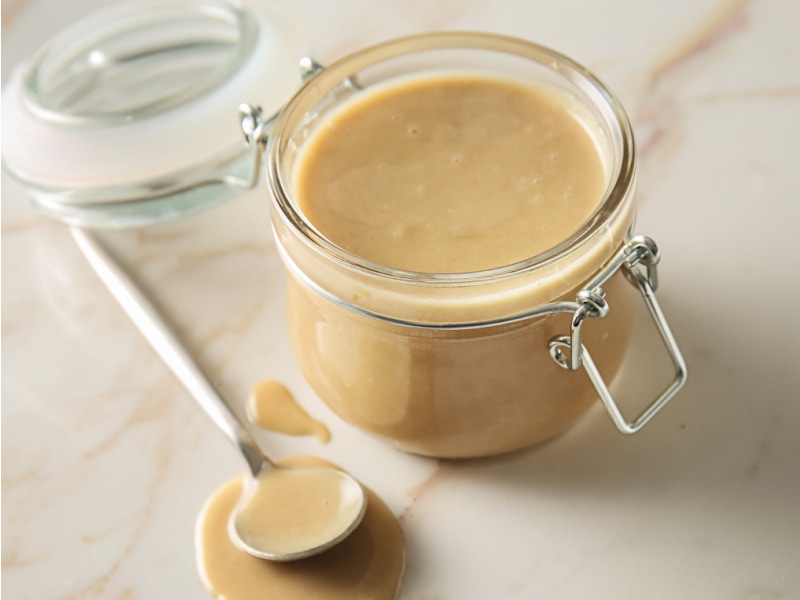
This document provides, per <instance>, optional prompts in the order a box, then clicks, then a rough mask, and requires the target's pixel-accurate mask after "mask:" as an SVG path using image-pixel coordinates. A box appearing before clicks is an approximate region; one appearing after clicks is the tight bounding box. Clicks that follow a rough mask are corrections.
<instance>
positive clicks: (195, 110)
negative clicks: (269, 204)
mask: <svg viewBox="0 0 800 600" xmlns="http://www.w3.org/2000/svg"><path fill="white" fill-rule="evenodd" d="M307 51H308V41H307V36H306V34H305V31H304V29H303V27H302V26H301V25H300V23H299V22H298V21H297V20H296V19H295V18H294V17H292V16H291V15H289V14H288V13H286V12H284V11H282V10H279V9H278V8H276V7H274V6H269V5H260V4H259V5H257V6H250V5H248V6H245V5H243V4H241V3H238V2H235V1H225V0H201V1H194V2H149V3H137V4H129V5H121V6H117V7H114V8H112V9H109V10H104V11H101V12H98V13H95V14H93V15H91V16H89V17H87V18H86V19H84V20H82V21H79V22H78V23H76V24H74V25H72V26H71V27H68V28H67V29H66V30H64V31H63V32H61V33H60V34H59V35H57V36H56V37H55V38H53V39H52V40H51V41H50V42H49V43H47V44H46V45H45V46H44V47H42V48H41V49H40V50H39V51H38V52H37V53H36V54H34V56H33V57H31V58H30V59H29V60H28V61H26V62H25V63H24V64H22V65H21V66H19V67H18V68H17V69H16V70H15V72H14V74H13V76H12V77H11V79H10V81H9V83H8V84H7V85H6V86H5V88H4V89H3V111H2V136H3V163H4V167H5V168H6V169H7V170H8V171H9V172H10V173H11V174H12V175H13V176H15V177H16V178H17V179H19V180H21V181H22V183H23V184H24V185H25V187H26V188H27V191H28V192H29V193H30V195H31V197H32V199H33V201H34V203H35V204H36V205H37V207H38V208H39V209H40V210H42V211H43V212H44V213H46V214H48V215H50V216H52V217H55V218H57V219H60V220H62V221H66V222H68V223H71V224H78V225H84V226H93V227H125V226H131V225H141V224H145V223H150V222H154V221H158V220H162V219H166V218H169V217H172V216H176V215H180V214H185V213H187V212H190V211H192V210H196V209H199V208H201V207H204V206H207V205H209V204H210V203H213V202H218V201H220V200H222V199H223V198H225V197H228V196H230V195H231V194H233V193H236V192H238V191H240V190H241V189H243V188H249V187H252V181H253V180H254V179H255V177H254V176H257V175H258V174H257V173H253V169H255V168H257V167H256V164H254V161H253V160H252V156H251V152H250V151H248V149H247V146H246V144H245V142H244V140H243V138H242V131H241V129H240V127H239V123H237V117H238V113H237V107H238V106H239V105H240V104H242V103H245V102H248V103H253V104H257V105H259V106H261V107H262V109H263V111H264V113H265V114H272V113H274V112H277V111H279V110H280V108H281V107H282V105H283V104H284V103H285V102H286V100H287V99H288V98H289V97H290V96H291V95H292V94H293V93H294V92H295V91H296V90H297V88H298V87H299V86H300V84H301V71H300V69H299V67H298V65H299V64H300V61H301V59H303V58H304V57H306V56H307Z"/></svg>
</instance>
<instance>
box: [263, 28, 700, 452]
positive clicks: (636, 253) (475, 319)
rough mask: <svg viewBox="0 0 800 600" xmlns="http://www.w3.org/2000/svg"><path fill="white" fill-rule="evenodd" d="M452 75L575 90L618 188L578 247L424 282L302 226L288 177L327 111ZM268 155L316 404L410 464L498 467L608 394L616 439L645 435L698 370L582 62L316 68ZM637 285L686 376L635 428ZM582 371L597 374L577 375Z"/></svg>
mask: <svg viewBox="0 0 800 600" xmlns="http://www.w3.org/2000/svg"><path fill="white" fill-rule="evenodd" d="M443 71H446V72H448V73H452V72H454V71H455V72H458V71H464V72H469V73H485V74H491V75H501V76H504V77H511V78H515V79H517V80H520V81H527V82H531V81H533V82H543V83H546V84H549V85H554V86H557V87H559V88H560V89H562V90H564V91H565V92H567V93H568V94H569V95H570V96H571V98H572V99H573V100H574V103H575V110H576V111H577V112H578V113H580V117H581V119H582V120H584V122H585V125H586V126H587V127H588V128H589V130H590V131H591V132H592V134H593V135H594V137H595V138H596V140H597V143H598V145H599V146H600V150H601V154H602V157H603V160H604V163H605V167H606V172H607V183H608V185H607V188H606V192H605V196H604V198H603V199H602V201H601V202H600V204H599V206H598V208H597V209H596V211H595V212H594V213H593V214H592V215H591V217H590V218H589V219H588V220H587V221H586V222H585V223H583V224H582V225H581V226H580V227H579V228H578V229H577V231H575V232H574V233H573V234H572V235H571V236H570V237H569V238H567V239H565V240H563V241H562V242H561V243H560V244H558V245H557V246H555V247H554V248H552V249H550V250H548V251H547V252H544V253H542V254H540V255H538V256H532V257H530V258H528V259H527V260H523V261H521V262H518V263H515V264H511V265H507V266H503V267H499V268H494V269H491V270H486V271H480V272H472V273H455V274H453V273H449V274H437V273H419V272H409V271H402V270H398V269H392V268H387V267H385V266H382V265H378V264H373V263H371V262H369V261H366V260H364V259H363V258H361V257H359V256H355V255H353V254H351V253H348V252H347V251H345V250H343V249H342V248H340V247H338V246H336V245H335V244H333V243H331V242H330V241H329V240H328V239H326V238H325V237H324V236H323V235H321V234H320V233H319V232H318V231H317V230H316V229H315V227H314V224H313V223H311V222H309V221H308V220H307V219H306V217H305V216H304V214H303V213H302V211H301V210H300V208H299V206H298V203H297V201H296V198H295V192H294V189H293V182H292V172H293V168H294V165H295V164H296V161H297V159H298V157H299V156H300V155H301V154H302V152H303V145H304V142H305V141H306V140H307V139H308V138H309V136H311V135H312V134H313V132H314V131H315V128H316V127H317V126H319V124H320V123H324V122H325V119H326V116H327V115H329V114H330V113H331V111H333V110H335V109H336V108H337V107H339V106H341V104H342V103H344V102H346V101H348V100H349V99H350V98H351V97H352V96H353V95H355V94H359V93H362V91H364V90H368V89H369V88H370V86H374V85H377V84H384V83H386V82H387V81H390V80H392V79H393V78H397V77H408V76H416V75H426V74H435V73H437V72H443ZM267 154H268V174H269V183H270V188H271V191H272V194H273V200H274V201H273V211H272V225H273V228H274V232H275V237H276V241H277V244H278V248H279V251H280V253H281V256H282V258H283V260H284V263H285V265H286V268H287V271H288V274H289V277H288V296H287V298H288V307H287V312H288V323H289V332H290V336H291V341H292V344H293V348H294V351H295V353H296V356H297V360H298V361H299V363H300V366H301V368H302V370H303V373H304V374H305V376H306V378H307V379H308V381H309V382H310V383H311V385H312V386H313V388H314V389H315V390H316V392H317V393H318V394H319V396H320V397H321V398H322V399H323V400H324V401H325V402H326V403H327V404H328V405H329V406H330V407H331V408H332V409H333V410H334V411H335V412H336V413H338V414H339V415H340V416H341V417H343V418H344V419H345V420H347V421H349V422H350V423H352V424H354V425H355V426H357V427H359V428H361V429H363V430H366V431H368V432H370V433H373V434H375V435H377V436H380V437H381V438H383V439H385V440H387V441H389V442H390V443H391V444H393V445H395V446H396V447H398V448H400V449H403V450H406V451H410V452H414V453H419V454H425V455H431V456H438V457H447V458H461V457H474V456H485V455H492V454H497V453H502V452H508V451H512V450H515V449H518V448H522V447H525V446H529V445H532V444H536V443H538V442H542V441H544V440H546V439H548V438H550V437H552V436H554V435H556V434H558V433H560V432H562V431H564V430H565V429H566V428H568V427H569V426H570V425H572V424H573V423H574V422H575V421H576V420H577V419H578V418H579V417H580V415H581V414H583V413H584V412H585V411H586V410H587V409H588V407H589V406H590V405H591V404H592V403H593V401H594V400H596V399H597V398H598V395H599V397H600V399H601V400H602V401H603V402H604V403H605V404H606V406H607V407H608V408H609V411H610V412H611V415H612V417H613V418H614V421H615V423H616V424H617V426H618V427H619V428H620V430H622V431H624V432H626V433H630V432H633V431H636V430H638V429H639V428H640V427H641V426H642V425H644V423H645V422H646V421H647V420H649V418H651V417H652V416H653V414H655V412H657V411H658V410H659V409H660V408H661V407H662V406H663V404H664V403H665V402H666V401H667V400H668V399H669V398H670V397H671V396H672V395H673V394H674V393H675V392H676V391H677V389H678V388H679V387H680V386H681V385H682V383H683V380H684V379H685V365H684V364H683V360H682V358H681V357H680V353H679V352H678V350H677V347H675V344H674V339H672V335H671V334H670V333H669V329H668V327H667V326H666V323H665V322H664V320H663V315H661V313H660V310H659V309H658V305H657V303H656V302H655V297H654V296H653V294H652V291H653V288H654V287H655V283H656V278H655V264H656V262H657V261H658V250H657V248H656V246H655V244H654V243H653V242H652V240H649V238H641V237H637V238H631V236H630V231H631V228H632V225H633V220H634V212H635V211H634V193H633V192H634V180H635V177H634V175H635V153H634V143H633V136H632V132H631V127H630V124H629V122H628V119H627V117H626V115H625V113H624V110H623V108H622V106H621V105H620V103H619V101H618V100H617V99H616V98H615V97H614V95H613V94H612V93H611V92H609V91H608V90H607V89H606V88H605V87H604V86H603V84H602V83H600V82H599V81H598V80H597V79H596V78H595V77H594V76H593V75H592V74H591V73H589V72H588V71H587V70H586V69H584V68H582V67H581V66H579V65H577V64H576V63H574V62H573V61H571V60H570V59H568V58H566V57H564V56H562V55H560V54H558V53H556V52H554V51H552V50H549V49H547V48H544V47H541V46H538V45H536V44H533V43H530V42H527V41H523V40H517V39H512V38H508V37H501V36H494V35H488V34H477V33H434V34H425V35H420V36H414V37H409V38H403V39H398V40H394V41H390V42H387V43H384V44H380V45H378V46H374V47H372V48H368V49H365V50H362V51H360V52H357V53H355V54H352V55H350V56H348V57H346V58H344V59H343V60H341V61H339V62H337V63H335V64H333V65H331V66H329V67H327V68H325V69H322V70H320V72H319V73H318V74H317V75H316V76H315V77H314V78H313V79H312V80H311V81H310V82H309V83H308V84H306V85H305V86H304V87H303V88H302V89H301V90H300V91H299V92H298V93H297V94H296V95H295V96H294V97H293V98H292V99H291V100H290V102H289V103H288V104H287V105H286V107H285V108H284V109H283V111H282V113H281V115H280V116H279V118H278V120H277V122H276V123H275V126H274V129H273V130H272V133H271V135H270V137H269V143H268V148H267ZM642 267H645V268H646V270H642ZM626 279H627V280H628V281H626ZM629 282H630V283H629ZM631 283H632V284H633V285H631ZM637 290H638V291H639V292H641V294H642V296H643V297H644V299H645V301H646V303H647V305H648V307H650V308H651V312H652V314H653V316H654V318H655V319H656V322H657V324H658V326H659V329H660V330H661V332H662V335H663V336H664V339H665V342H666V343H667V346H668V348H669V350H670V353H671V357H672V360H673V363H674V364H675V367H676V371H677V375H676V378H675V381H673V383H672V384H671V385H670V386H669V387H668V388H667V389H666V390H665V391H664V393H662V394H661V395H660V396H659V397H658V398H657V399H656V400H655V401H654V402H653V403H652V404H651V405H650V406H649V407H648V409H647V410H645V411H644V413H642V415H640V416H639V418H637V419H636V420H635V421H633V422H627V421H625V419H624V418H622V416H621V414H620V412H619V410H618V409H617V407H616V404H615V403H614V401H613V398H611V395H610V393H609V392H608V388H607V386H606V385H605V383H604V381H605V380H610V379H612V378H613V377H614V376H615V374H616V373H617V371H618V370H619V368H620V366H621V364H622V361H623V358H624V355H625V352H626V350H627V346H628V343H629V339H630V331H631V326H632V320H633V314H634V312H633V309H634V306H633V302H634V300H635V298H636V296H637ZM609 307H613V309H611V310H609ZM584 323H587V324H586V326H585V327H584ZM584 342H585V344H584ZM587 347H588V348H592V349H593V350H594V356H595V360H592V356H591V355H590V354H589V352H588V350H587ZM575 348H577V349H578V350H577V351H575V352H573V351H572V350H573V349H575ZM581 367H585V368H586V370H587V373H588V374H589V377H588V378H587V377H585V376H582V375H581V374H578V373H575V372H570V371H577V370H579V369H580V368H581ZM601 374H602V375H601Z"/></svg>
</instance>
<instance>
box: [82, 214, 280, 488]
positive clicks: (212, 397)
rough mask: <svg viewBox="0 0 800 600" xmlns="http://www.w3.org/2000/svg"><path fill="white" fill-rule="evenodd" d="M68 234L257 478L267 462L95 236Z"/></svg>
mask: <svg viewBox="0 0 800 600" xmlns="http://www.w3.org/2000/svg"><path fill="white" fill-rule="evenodd" d="M71 230H72V237H73V238H74V239H75V242H76V243H77V244H78V248H80V250H81V252H82V253H83V255H84V256H85V257H86V260H87V261H89V264H90V265H91V266H92V268H93V269H94V271H95V273H97V275H98V276H99V277H100V279H101V280H102V282H103V283H104V284H105V285H106V287H107V288H108V291H109V292H111V295H112V296H114V298H116V300H117V302H119V304H120V306H121V307H122V309H123V310H124V311H125V313H126V314H127V315H128V317H130V319H131V320H132V321H133V323H134V324H135V325H136V327H137V328H138V329H139V331H140V332H141V333H142V335H143V336H144V337H145V339H146V340H147V341H148V342H149V343H150V345H151V346H152V347H153V350H155V351H156V353H157V354H158V355H159V356H160V357H161V359H162V360H163V361H164V363H166V365H167V366H168V367H169V369H170V370H171V371H172V373H173V374H174V375H175V376H176V377H177V378H178V379H179V380H180V382H181V383H182V384H183V385H184V386H185V387H186V389H187V390H188V391H189V393H190V394H191V395H192V396H193V397H194V399H195V400H196V401H197V403H198V404H199V405H200V406H201V408H202V409H203V410H204V411H205V412H206V414H207V415H208V416H209V417H211V420H212V421H214V423H215V424H216V425H217V427H219V428H220V429H221V430H222V432H223V433H224V434H225V435H227V436H228V439H230V440H231V442H233V443H234V445H236V447H238V448H239V450H240V451H241V453H242V455H243V456H244V458H245V460H246V461H247V464H248V466H249V467H250V471H251V472H252V473H253V475H257V474H258V473H259V471H261V469H262V467H264V466H265V464H270V461H269V459H267V457H266V456H264V453H263V452H261V449H260V448H259V447H258V445H257V444H256V442H255V440H254V439H253V437H252V436H251V435H250V433H249V432H248V431H247V429H245V427H244V425H242V422H241V421H240V420H239V419H238V417H237V416H236V414H235V413H234V412H233V410H232V409H231V407H230V406H229V405H228V403H227V402H226V401H225V400H224V399H223V398H222V396H221V395H220V393H219V392H218V391H217V390H216V389H215V388H214V386H213V384H212V383H211V382H210V381H209V380H208V378H207V377H206V376H205V374H204V373H203V372H202V370H201V369H200V368H199V367H198V366H197V364H196V363H195V361H194V360H193V359H192V357H191V356H190V355H189V353H188V352H187V351H186V349H185V348H184V347H183V344H181V342H180V340H179V339H178V338H177V336H176V335H175V334H174V333H173V331H172V330H171V329H170V327H169V326H168V325H167V323H166V322H165V321H164V319H163V317H162V316H161V315H160V314H159V312H158V310H157V309H156V308H155V306H153V304H152V303H151V302H150V300H149V299H148V298H147V297H146V296H145V295H144V293H143V292H142V291H141V290H140V289H139V288H138V286H137V285H136V284H135V283H134V282H133V280H132V279H131V278H130V277H129V276H128V274H127V273H125V271H124V270H123V269H122V268H121V267H120V266H119V265H118V264H117V263H116V262H115V261H114V259H113V258H112V257H111V256H110V255H109V253H108V251H107V250H106V249H105V248H104V247H103V246H102V244H101V243H100V241H99V240H98V239H97V238H96V237H95V236H94V235H92V234H91V233H89V232H88V231H86V230H85V229H82V228H80V227H72V228H71Z"/></svg>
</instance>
